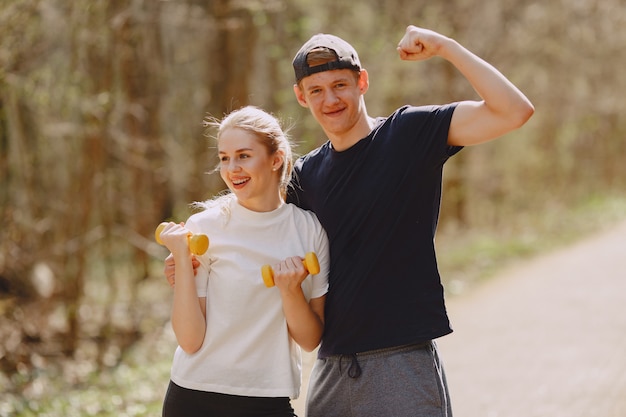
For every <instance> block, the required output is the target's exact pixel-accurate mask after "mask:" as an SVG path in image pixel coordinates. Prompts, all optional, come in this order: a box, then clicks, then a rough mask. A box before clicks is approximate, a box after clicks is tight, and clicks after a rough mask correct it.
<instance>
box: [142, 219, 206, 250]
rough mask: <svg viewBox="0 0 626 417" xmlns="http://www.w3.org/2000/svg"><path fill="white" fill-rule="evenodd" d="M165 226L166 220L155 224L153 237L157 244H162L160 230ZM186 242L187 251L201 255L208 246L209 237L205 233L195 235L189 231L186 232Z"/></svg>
mask: <svg viewBox="0 0 626 417" xmlns="http://www.w3.org/2000/svg"><path fill="white" fill-rule="evenodd" d="M165 226H167V222H163V223H161V224H160V225H158V226H157V228H156V230H155V231H154V239H155V240H156V241H157V243H158V244H159V245H162V244H163V241H162V240H161V232H163V229H165ZM187 244H188V245H189V251H190V252H191V253H193V254H194V255H202V254H203V253H204V252H206V251H207V249H208V248H209V238H208V237H207V235H201V234H199V235H195V234H193V233H191V232H189V233H188V234H187Z"/></svg>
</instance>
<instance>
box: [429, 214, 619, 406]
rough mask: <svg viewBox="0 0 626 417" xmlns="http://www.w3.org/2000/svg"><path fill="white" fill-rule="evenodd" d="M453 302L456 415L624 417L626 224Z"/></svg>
mask: <svg viewBox="0 0 626 417" xmlns="http://www.w3.org/2000/svg"><path fill="white" fill-rule="evenodd" d="M448 308H449V313H450V317H451V320H452V323H453V327H454V328H455V332H454V333H452V334H451V335H449V336H446V337H444V338H442V339H441V340H440V341H439V342H438V343H439V347H440V349H441V353H442V356H443V360H444V363H445V366H446V372H447V374H448V383H449V385H450V390H451V395H452V405H453V411H454V415H455V417H518V416H519V417H522V416H523V417H561V416H562V417H596V416H597V417H626V222H625V223H622V224H620V225H618V226H617V227H615V228H613V229H612V230H610V231H608V232H605V233H602V234H600V235H598V236H595V237H593V238H591V239H587V240H585V241H583V242H580V243H578V244H575V245H573V246H570V247H567V248H564V249H561V250H559V251H557V252H554V253H550V254H547V255H545V256H542V257H539V258H535V259H534V260H532V261H530V262H527V263H523V264H521V265H519V266H516V267H514V268H511V269H509V270H506V271H503V272H502V273H501V274H499V276H498V277H497V279H494V280H491V281H490V282H488V283H486V284H485V285H483V286H482V287H480V288H476V289H475V290H474V291H472V292H471V293H468V294H464V295H462V296H459V297H456V298H453V299H451V300H450V301H449V302H448Z"/></svg>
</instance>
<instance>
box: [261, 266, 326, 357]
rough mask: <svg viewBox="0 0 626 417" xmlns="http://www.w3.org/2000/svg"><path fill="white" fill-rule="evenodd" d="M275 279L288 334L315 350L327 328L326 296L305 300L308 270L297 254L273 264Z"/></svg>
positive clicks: (305, 347) (307, 347) (309, 350)
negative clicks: (303, 288)
mask: <svg viewBox="0 0 626 417" xmlns="http://www.w3.org/2000/svg"><path fill="white" fill-rule="evenodd" d="M273 270H274V282H275V284H276V287H277V288H278V289H279V291H280V296H281V299H282V301H283V312H284V314H285V318H286V319H287V327H288V328H289V334H290V335H291V337H292V338H293V339H294V340H295V342H296V343H297V344H298V345H300V347H302V349H304V350H305V351H307V352H311V351H313V350H315V348H316V347H317V346H318V345H319V343H320V340H321V339H322V332H323V331H324V302H325V300H326V296H325V295H324V296H322V297H318V298H313V299H311V300H310V301H309V302H307V301H306V298H305V296H304V292H303V291H302V282H303V281H304V279H305V278H306V277H307V275H308V273H307V271H306V269H305V268H304V265H303V264H302V259H301V258H298V257H292V258H288V259H286V260H285V261H283V262H281V263H280V264H278V265H276V266H274V268H273Z"/></svg>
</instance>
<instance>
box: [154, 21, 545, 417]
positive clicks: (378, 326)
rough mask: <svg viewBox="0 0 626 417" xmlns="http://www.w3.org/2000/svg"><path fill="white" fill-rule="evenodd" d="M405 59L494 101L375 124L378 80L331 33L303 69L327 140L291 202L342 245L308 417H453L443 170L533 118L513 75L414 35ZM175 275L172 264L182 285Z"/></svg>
mask: <svg viewBox="0 0 626 417" xmlns="http://www.w3.org/2000/svg"><path fill="white" fill-rule="evenodd" d="M397 50H398V53H399V55H400V58H401V59H403V60H407V61H419V60H425V59H429V58H431V57H434V56H439V57H441V58H443V59H446V60H447V61H449V62H450V63H452V64H453V65H454V66H455V67H456V68H457V69H458V70H459V71H460V73H461V74H462V75H463V76H465V78H466V79H467V80H468V81H469V83H470V84H471V85H472V87H473V88H474V89H475V90H476V92H477V93H478V95H479V96H480V97H481V99H482V100H480V101H462V102H457V103H451V104H448V105H444V106H421V107H414V106H408V105H407V106H403V107H401V108H399V109H397V110H396V111H395V112H393V113H392V114H391V115H390V116H388V117H384V118H373V117H370V116H369V115H368V114H367V109H366V106H365V99H364V95H365V93H366V92H367V90H368V87H369V77H368V73H367V71H366V70H365V69H364V68H363V67H362V66H361V63H360V61H359V57H358V54H357V52H356V51H355V50H354V48H353V47H352V46H351V45H350V44H348V43H347V42H345V41H344V40H342V39H340V38H337V37H336V36H333V35H327V34H318V35H315V36H313V37H312V38H311V39H310V40H309V41H307V42H306V43H305V44H304V45H303V46H302V48H301V49H300V50H299V51H298V52H297V54H296V56H295V58H294V60H293V67H294V71H295V76H296V84H295V85H294V92H295V95H296V98H297V100H298V103H300V104H301V105H302V106H304V107H306V108H308V109H309V110H310V112H311V114H312V115H313V117H314V118H315V119H316V120H317V122H318V123H319V124H320V126H321V127H322V129H323V130H324V133H325V134H326V135H327V136H328V142H326V143H325V144H324V145H322V146H321V147H319V148H318V149H315V150H313V151H312V152H310V153H309V154H307V155H305V156H303V157H302V158H300V159H299V160H298V161H297V162H296V164H295V171H294V179H295V180H294V181H293V184H292V185H293V186H292V187H291V190H290V194H289V196H288V201H289V202H293V203H295V204H297V205H299V206H300V207H302V208H305V209H309V210H312V211H313V212H314V213H315V214H316V215H317V216H318V218H319V220H320V221H321V223H322V225H323V226H324V228H325V229H326V232H327V234H328V237H329V241H330V275H329V284H330V287H329V291H328V294H327V299H326V307H325V328H324V334H323V336H322V343H321V346H320V349H319V353H318V360H317V361H316V363H315V366H314V369H313V371H312V374H311V379H310V382H309V392H308V396H307V405H306V408H307V417H335V416H336V417H344V416H359V417H370V416H371V417H389V416H393V417H404V416H406V417H408V416H411V417H415V416H419V417H431V416H433V417H434V416H437V417H441V416H446V417H449V416H451V415H452V411H451V407H450V399H449V394H448V388H447V385H446V379H445V374H444V372H443V367H442V365H441V361H440V359H439V355H438V352H437V347H436V344H435V342H434V339H437V338H439V337H441V336H444V335H446V334H448V333H450V332H451V331H452V330H451V328H450V323H449V320H448V316H447V313H446V309H445V303H444V293H443V287H442V285H441V282H440V276H439V272H438V269H437V261H436V256H435V248H434V237H435V231H436V227H437V221H438V217H439V204H440V199H441V183H442V172H443V165H444V163H445V162H446V161H447V159H448V158H449V157H451V156H452V155H454V154H455V153H457V152H458V151H460V150H461V148H462V147H464V146H468V145H475V144H479V143H482V142H486V141H489V140H492V139H495V138H497V137H499V136H502V135H504V134H505V133H508V132H510V131H512V130H514V129H516V128H519V127H520V126H522V125H523V124H524V123H525V122H526V121H527V120H528V119H529V118H530V116H531V115H532V114H533V112H534V108H533V106H532V104H531V103H530V102H529V100H528V99H527V98H526V97H525V96H524V95H523V94H522V93H521V92H520V91H519V90H518V89H517V88H516V87H515V86H514V85H513V84H512V83H511V82H509V81H508V80H507V79H506V78H505V77H504V76H503V75H502V74H501V73H500V72H498V71H497V70H496V69H495V68H493V67H492V66H491V65H489V64H488V63H486V62H485V61H483V60H482V59H480V58H479V57H477V56H476V55H474V54H473V53H471V52H470V51H468V50H467V49H466V48H464V47H463V46H461V45H460V44H458V43H457V42H456V41H454V40H452V39H450V38H447V37H445V36H442V35H441V34H438V33H436V32H433V31H430V30H426V29H422V28H418V27H415V26H409V27H407V29H406V33H405V34H404V36H403V38H402V39H401V40H400V43H399V44H398V47H397ZM172 270H173V265H172V264H171V261H170V262H166V275H168V277H170V278H168V279H169V281H170V283H171V282H172V279H171V276H172Z"/></svg>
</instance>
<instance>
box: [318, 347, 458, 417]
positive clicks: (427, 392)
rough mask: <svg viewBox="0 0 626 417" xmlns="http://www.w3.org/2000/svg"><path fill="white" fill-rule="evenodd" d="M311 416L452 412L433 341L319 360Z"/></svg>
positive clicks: (415, 416)
mask: <svg viewBox="0 0 626 417" xmlns="http://www.w3.org/2000/svg"><path fill="white" fill-rule="evenodd" d="M306 416H307V417H390V416H393V417H452V409H451V407H450V395H449V393H448V386H447V383H446V376H445V374H444V371H443V365H442V364H441V361H440V359H439V354H438V352H437V345H436V344H435V342H427V343H424V344H419V345H408V346H400V347H395V348H389V349H381V350H375V351H369V352H364V353H357V354H354V355H336V356H331V357H328V358H324V359H317V360H316V361H315V365H314V367H313V370H312V371H311V379H310V382H309V391H308V394H307V401H306Z"/></svg>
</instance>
